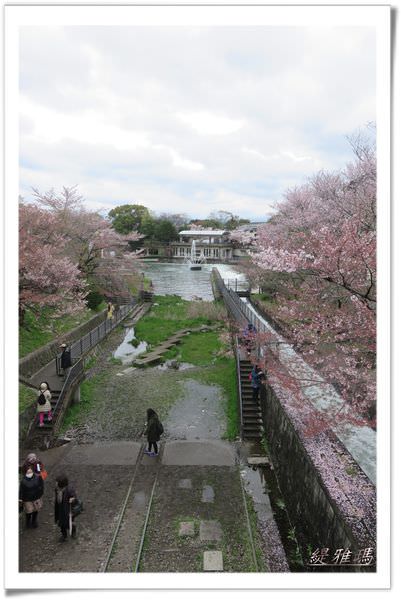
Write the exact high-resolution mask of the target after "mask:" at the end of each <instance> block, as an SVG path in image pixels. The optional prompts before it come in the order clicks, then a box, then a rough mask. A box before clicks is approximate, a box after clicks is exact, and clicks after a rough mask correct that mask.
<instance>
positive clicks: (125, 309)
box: [53, 300, 137, 417]
mask: <svg viewBox="0 0 401 600" xmlns="http://www.w3.org/2000/svg"><path fill="white" fill-rule="evenodd" d="M136 304H137V300H133V302H131V304H125V305H123V306H121V307H120V308H118V309H117V310H116V311H115V312H114V314H113V318H112V319H106V320H105V321H103V322H102V323H100V325H98V326H97V327H95V328H94V329H92V330H91V331H90V332H89V333H87V334H86V335H84V336H83V337H82V338H81V339H79V340H77V341H76V342H74V343H73V344H72V345H71V360H72V363H73V364H72V366H71V367H70V368H69V369H68V372H67V376H66V378H65V381H64V383H63V387H62V388H61V391H60V395H59V397H58V399H57V402H56V405H55V407H54V409H53V412H54V415H55V417H57V413H58V409H59V407H60V406H62V404H63V402H64V399H65V397H66V394H67V392H68V390H69V389H70V388H71V386H72V385H73V384H74V382H75V381H76V380H77V379H79V378H80V377H81V376H82V373H83V370H84V359H83V355H84V354H86V352H88V350H90V349H91V348H93V347H94V346H95V345H96V344H97V343H98V342H99V341H100V340H102V339H103V338H104V337H106V335H107V334H108V333H109V332H110V331H111V330H112V329H114V328H115V327H116V326H117V325H118V324H119V323H120V322H121V321H122V320H123V319H124V318H125V317H126V316H127V314H128V313H129V312H130V311H131V310H132V309H133V307H134V306H135V305H136ZM60 357H61V354H59V355H58V356H57V357H56V370H57V374H58V375H59V374H60Z"/></svg>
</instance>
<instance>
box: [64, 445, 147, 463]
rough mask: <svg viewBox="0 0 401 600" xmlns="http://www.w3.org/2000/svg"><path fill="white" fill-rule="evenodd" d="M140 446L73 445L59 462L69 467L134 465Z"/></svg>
mask: <svg viewBox="0 0 401 600" xmlns="http://www.w3.org/2000/svg"><path fill="white" fill-rule="evenodd" d="M141 446H142V444H141V443H140V442H108V443H104V444H102V443H100V442H98V443H97V444H80V445H74V446H72V447H71V450H70V451H69V452H68V453H66V454H65V455H64V456H63V458H62V459H61V462H62V463H64V464H71V465H134V464H135V463H136V460H137V458H138V453H139V451H140V449H141Z"/></svg>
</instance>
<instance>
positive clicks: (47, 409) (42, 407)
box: [37, 382, 52, 427]
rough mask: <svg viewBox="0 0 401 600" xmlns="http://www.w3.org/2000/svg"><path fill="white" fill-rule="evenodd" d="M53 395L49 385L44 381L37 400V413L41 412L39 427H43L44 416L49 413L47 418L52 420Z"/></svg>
mask: <svg viewBox="0 0 401 600" xmlns="http://www.w3.org/2000/svg"><path fill="white" fill-rule="evenodd" d="M51 399H52V395H51V392H50V390H49V385H48V384H47V383H46V382H43V383H41V384H40V386H39V391H38V400H37V413H38V414H39V427H43V425H44V423H43V420H44V416H45V414H47V420H48V421H51V420H52V405H51Z"/></svg>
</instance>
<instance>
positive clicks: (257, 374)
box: [249, 364, 264, 402]
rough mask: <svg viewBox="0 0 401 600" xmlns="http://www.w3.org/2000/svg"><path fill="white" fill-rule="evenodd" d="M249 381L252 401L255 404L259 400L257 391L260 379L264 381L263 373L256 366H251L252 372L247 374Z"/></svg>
mask: <svg viewBox="0 0 401 600" xmlns="http://www.w3.org/2000/svg"><path fill="white" fill-rule="evenodd" d="M249 379H250V380H251V385H252V400H253V401H254V402H257V401H258V400H259V391H260V386H261V383H262V379H264V373H263V371H262V369H260V368H259V367H258V365H256V364H255V365H253V368H252V371H251V372H250V374H249Z"/></svg>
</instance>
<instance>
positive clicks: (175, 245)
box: [170, 229, 233, 262]
mask: <svg viewBox="0 0 401 600" xmlns="http://www.w3.org/2000/svg"><path fill="white" fill-rule="evenodd" d="M228 234H229V232H228V231H225V230H224V229H188V230H183V231H180V232H179V236H180V239H179V241H178V242H171V243H170V246H171V248H172V256H173V257H174V258H187V257H189V256H190V255H191V246H192V242H193V241H194V240H195V242H196V253H197V255H198V256H199V255H200V254H201V253H202V252H203V255H204V257H205V258H206V260H208V261H210V262H213V260H231V259H232V258H233V247H232V244H231V242H230V240H229V237H228Z"/></svg>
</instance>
